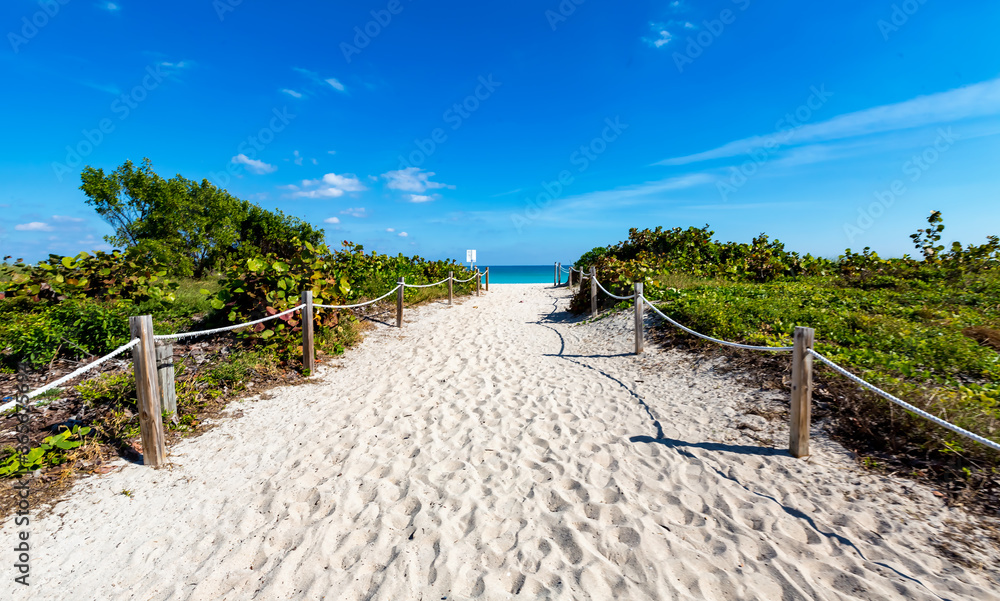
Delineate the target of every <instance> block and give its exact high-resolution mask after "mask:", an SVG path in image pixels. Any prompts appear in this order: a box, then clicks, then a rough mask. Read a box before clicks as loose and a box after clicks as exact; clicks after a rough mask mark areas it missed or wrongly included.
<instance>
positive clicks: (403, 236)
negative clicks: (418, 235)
mask: <svg viewBox="0 0 1000 601" xmlns="http://www.w3.org/2000/svg"><path fill="white" fill-rule="evenodd" d="M407 236H409V234H407V233H406V232H399V237H400V238H405V237H407Z"/></svg>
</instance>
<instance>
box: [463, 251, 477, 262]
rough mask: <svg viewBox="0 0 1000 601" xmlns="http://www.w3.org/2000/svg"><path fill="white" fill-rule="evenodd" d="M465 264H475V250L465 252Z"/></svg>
mask: <svg viewBox="0 0 1000 601" xmlns="http://www.w3.org/2000/svg"><path fill="white" fill-rule="evenodd" d="M465 262H466V263H475V262H476V251H475V250H467V251H465Z"/></svg>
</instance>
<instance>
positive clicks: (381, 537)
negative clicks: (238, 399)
mask: <svg viewBox="0 0 1000 601" xmlns="http://www.w3.org/2000/svg"><path fill="white" fill-rule="evenodd" d="M567 302H568V294H567V292H566V291H565V290H559V291H554V290H552V289H551V288H550V287H545V286H515V285H506V286H500V285H495V286H494V287H493V291H492V292H491V293H489V295H487V296H484V297H482V298H472V299H466V300H464V301H462V302H461V303H460V304H457V305H456V306H454V307H446V306H444V305H442V304H431V305H428V306H425V307H422V308H420V309H418V310H414V311H409V312H408V315H407V323H406V325H405V328H404V330H402V331H399V330H395V329H393V328H384V327H381V326H380V327H379V328H378V330H376V331H375V332H374V333H372V334H370V335H369V337H368V339H367V340H366V341H365V342H364V344H362V345H361V347H360V348H359V349H356V350H354V351H351V352H349V353H348V354H347V356H346V357H344V358H342V359H340V360H338V363H339V366H332V367H328V368H325V369H322V370H321V371H320V374H319V375H318V376H317V378H316V379H317V380H318V381H319V382H318V383H317V384H316V385H310V386H299V387H291V388H285V389H281V390H278V391H275V392H276V393H277V394H275V396H274V397H273V398H270V399H266V400H259V401H255V402H247V403H239V404H237V405H236V406H237V408H239V409H241V410H242V411H243V412H244V415H243V416H242V417H241V418H239V419H234V420H227V421H226V422H225V423H223V424H222V425H220V426H219V427H217V428H216V429H214V430H212V431H211V432H209V433H207V434H205V435H203V436H200V437H198V438H195V439H192V440H188V441H184V442H182V443H180V444H179V445H177V446H176V447H174V448H173V449H172V453H171V460H172V461H173V462H174V466H173V468H172V469H170V470H161V471H154V470H149V469H143V468H141V467H136V466H130V465H129V466H126V467H125V468H124V469H122V470H121V471H118V472H115V473H112V474H109V475H107V476H103V477H100V478H91V479H88V480H86V481H84V482H83V483H81V484H80V485H79V486H78V487H77V489H76V490H75V491H74V493H73V495H72V498H71V499H68V500H67V501H64V502H63V503H61V504H60V505H59V506H58V507H57V508H56V509H55V512H54V513H53V514H51V515H50V516H48V517H46V518H44V519H41V520H38V521H36V522H34V523H33V524H32V526H31V532H32V541H33V543H34V551H33V556H32V568H33V574H34V580H33V582H34V584H33V585H32V586H31V589H30V595H27V596H26V595H25V591H23V590H20V589H21V587H19V586H17V585H14V584H13V583H12V582H11V578H7V577H6V576H5V577H4V579H3V582H4V584H2V585H0V597H3V598H5V599H6V598H11V597H9V595H8V594H7V593H6V592H4V591H5V590H8V589H9V587H14V589H13V590H14V597H13V598H17V599H27V598H31V599H36V600H42V599H61V598H64V597H65V596H66V595H71V598H74V599H143V600H145V599H351V600H353V599H386V600H389V599H399V600H401V599H444V598H447V599H467V598H476V599H509V598H514V597H515V596H516V597H518V598H529V599H533V598H553V599H588V598H592V599H612V598H622V599H678V598H679V599H762V600H775V599H886V598H893V599H979V600H984V601H985V600H989V599H1000V595H998V594H997V586H996V585H995V584H994V583H993V582H991V581H990V578H993V579H994V580H997V579H998V576H1000V571H998V569H997V568H996V567H995V566H996V565H997V564H996V560H997V556H996V553H995V551H989V550H987V551H984V552H983V555H982V556H983V557H984V558H986V560H990V559H992V561H993V563H992V565H991V567H989V568H987V569H986V570H975V569H968V568H963V567H961V566H959V565H956V564H954V563H952V562H950V561H948V560H946V559H943V558H942V557H941V556H940V553H939V552H938V551H936V550H935V548H934V547H933V546H932V542H933V541H934V540H935V536H936V535H937V530H938V529H939V528H940V526H941V524H942V523H943V522H944V521H945V520H948V519H952V520H962V519H964V518H963V517H962V516H961V514H958V513H953V512H951V511H949V510H946V509H943V508H940V501H936V500H935V498H934V497H933V496H931V495H930V493H929V491H926V490H923V489H921V488H920V487H917V486H914V485H913V484H912V483H906V482H889V481H887V480H885V479H884V478H881V477H877V476H872V475H868V474H863V473H861V472H859V471H858V470H857V469H856V468H854V467H853V465H852V464H851V463H850V462H849V461H848V460H847V459H846V458H845V457H844V455H843V452H842V451H838V447H836V445H833V444H823V443H822V442H820V444H818V445H816V446H817V449H816V454H815V455H814V456H813V457H812V458H811V459H810V460H809V461H801V460H795V459H792V458H791V457H790V456H788V455H787V454H786V453H783V452H775V451H772V450H770V449H767V448H762V447H760V446H759V445H758V444H757V443H754V442H751V441H750V440H749V439H747V438H745V437H741V434H740V431H739V430H736V429H734V427H733V426H734V424H736V423H738V422H739V420H740V419H743V418H741V417H740V414H739V412H738V411H737V410H736V407H737V405H738V404H739V403H740V402H743V401H746V400H752V399H754V398H756V397H758V396H760V394H761V393H760V392H759V391H756V390H751V389H749V388H747V387H746V386H741V385H739V384H736V383H734V378H733V376H726V375H721V374H718V373H716V372H715V371H714V370H713V369H712V366H711V365H707V364H706V365H702V366H694V367H693V366H692V365H691V364H690V363H689V362H687V361H684V360H681V359H680V357H679V356H678V355H676V354H673V353H672V352H661V351H657V350H655V349H652V350H651V352H650V353H649V354H648V356H645V357H642V358H636V357H632V356H629V355H628V351H629V344H630V342H631V329H630V327H629V325H628V316H621V317H620V318H612V319H607V320H603V321H601V322H598V323H595V324H579V323H576V321H575V320H572V319H567V316H566V314H565V313H563V312H562V309H563V308H564V307H565V305H566V303H567ZM616 332H617V333H616ZM772 428H773V427H772ZM772 434H773V435H774V436H775V439H776V440H777V441H778V446H781V443H782V442H783V439H782V438H781V437H782V436H787V434H784V433H783V432H782V431H781V430H780V427H779V428H778V430H777V431H775V432H773V433H772ZM123 489H129V490H131V491H133V496H132V498H128V497H126V496H124V495H122V494H120V493H121V491H122V490H123ZM928 506H933V507H935V509H934V510H926V509H922V508H924V507H928ZM13 530H14V529H13V525H12V524H11V523H9V522H8V523H7V524H4V527H3V529H2V530H0V540H2V541H11V540H13V536H14V534H13ZM4 546H5V547H6V546H7V545H6V543H5V544H4ZM9 554H10V551H7V552H6V553H5V554H4V555H5V556H9ZM10 563H11V562H8V561H6V560H5V561H4V565H9V564H10ZM4 570H5V573H9V574H12V573H13V570H12V569H11V568H9V567H7V568H4Z"/></svg>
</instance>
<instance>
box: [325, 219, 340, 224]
mask: <svg viewBox="0 0 1000 601" xmlns="http://www.w3.org/2000/svg"><path fill="white" fill-rule="evenodd" d="M323 223H334V224H336V223H340V217H327V218H326V219H324V220H323Z"/></svg>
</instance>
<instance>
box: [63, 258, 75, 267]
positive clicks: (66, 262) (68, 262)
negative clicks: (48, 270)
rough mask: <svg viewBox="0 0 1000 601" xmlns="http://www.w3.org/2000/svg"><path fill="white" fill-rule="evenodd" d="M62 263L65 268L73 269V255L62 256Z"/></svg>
mask: <svg viewBox="0 0 1000 601" xmlns="http://www.w3.org/2000/svg"><path fill="white" fill-rule="evenodd" d="M62 264H63V267H65V268H66V269H73V257H63V258H62Z"/></svg>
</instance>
